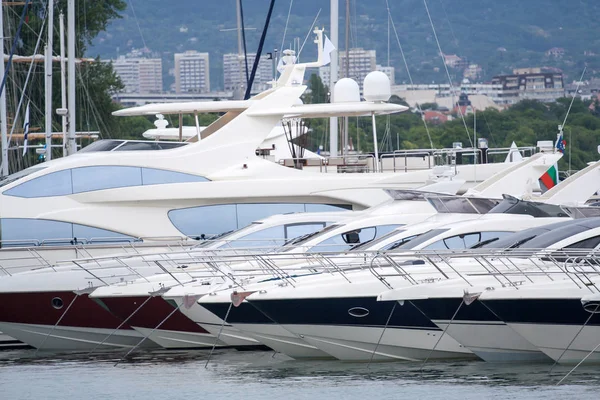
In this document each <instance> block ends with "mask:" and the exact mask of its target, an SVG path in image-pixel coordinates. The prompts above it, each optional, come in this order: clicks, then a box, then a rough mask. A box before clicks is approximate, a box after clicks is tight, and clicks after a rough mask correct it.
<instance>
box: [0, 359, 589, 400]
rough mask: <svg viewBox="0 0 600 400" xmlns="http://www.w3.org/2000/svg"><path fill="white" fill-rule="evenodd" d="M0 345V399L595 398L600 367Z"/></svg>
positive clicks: (448, 399) (362, 399)
mask: <svg viewBox="0 0 600 400" xmlns="http://www.w3.org/2000/svg"><path fill="white" fill-rule="evenodd" d="M208 354H209V352H208V351H185V352H183V351H182V352H178V351H153V352H138V353H136V354H135V355H133V356H130V357H129V358H128V359H127V360H121V357H122V356H123V353H114V352H113V353H103V354H92V355H88V354H81V355H73V354H69V355H60V354H58V355H57V354H47V353H46V354H45V353H37V354H36V352H35V350H18V351H5V352H2V353H0V398H1V399H10V400H20V399H49V400H50V399H56V400H58V399H60V400H68V399H78V400H80V399H88V398H89V399H132V400H137V399H139V400H142V399H144V400H146V399H227V398H230V399H231V398H240V399H261V400H270V399H286V400H289V399H338V400H339V399H361V400H365V399H367V398H368V399H373V400H374V399H377V400H379V399H444V400H453V399H457V400H459V399H460V400H463V399H478V400H480V399H545V400H547V399H598V398H599V396H600V394H599V393H600V369H598V368H597V367H594V366H581V367H579V368H577V369H576V370H575V371H574V372H573V373H572V374H571V375H569V376H568V377H567V378H566V379H565V380H564V382H563V383H562V384H560V385H557V383H558V382H559V381H560V380H561V378H563V377H564V376H565V375H566V374H567V373H568V372H569V371H570V370H571V369H572V366H554V367H553V366H552V365H551V364H523V365H501V364H488V363H484V362H474V361H464V362H427V363H425V364H422V363H405V362H388V363H373V364H370V365H369V364H368V363H343V362H339V361H295V360H291V359H289V358H287V357H285V356H282V355H279V354H274V353H273V352H258V351H252V352H238V351H234V350H219V351H217V352H215V353H214V354H213V355H212V358H211V359H210V361H209V362H208V365H206V364H207V360H208Z"/></svg>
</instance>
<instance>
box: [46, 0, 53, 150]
mask: <svg viewBox="0 0 600 400" xmlns="http://www.w3.org/2000/svg"><path fill="white" fill-rule="evenodd" d="M53 39H54V0H48V39H47V42H46V63H45V78H46V79H45V84H46V93H45V94H46V161H50V160H52V49H53V44H54V40H53Z"/></svg>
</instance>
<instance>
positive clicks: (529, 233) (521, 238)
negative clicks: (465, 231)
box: [478, 220, 576, 249]
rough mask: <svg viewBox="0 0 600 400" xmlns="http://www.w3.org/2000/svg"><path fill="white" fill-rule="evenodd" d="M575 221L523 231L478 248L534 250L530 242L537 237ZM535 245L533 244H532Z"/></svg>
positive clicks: (483, 244) (480, 245) (482, 244)
mask: <svg viewBox="0 0 600 400" xmlns="http://www.w3.org/2000/svg"><path fill="white" fill-rule="evenodd" d="M575 222H576V221H573V220H569V221H564V222H556V223H553V224H549V225H544V226H538V227H535V228H529V229H525V230H524V231H521V232H517V233H513V234H512V235H509V236H506V237H503V238H500V239H498V240H495V241H493V242H488V243H483V242H482V243H480V244H479V246H478V248H485V249H516V248H534V247H531V246H530V242H531V241H532V240H533V239H535V238H536V237H538V236H541V235H544V234H545V233H548V232H551V231H553V230H561V229H562V228H564V227H567V226H569V225H572V224H573V223H575ZM534 244H535V243H534Z"/></svg>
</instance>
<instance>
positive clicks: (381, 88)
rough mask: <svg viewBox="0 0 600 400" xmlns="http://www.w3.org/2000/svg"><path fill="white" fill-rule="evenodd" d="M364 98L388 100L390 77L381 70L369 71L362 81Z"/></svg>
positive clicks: (380, 100) (368, 99) (390, 90)
mask: <svg viewBox="0 0 600 400" xmlns="http://www.w3.org/2000/svg"><path fill="white" fill-rule="evenodd" d="M363 93H364V98H365V100H367V101H373V102H382V101H388V100H389V99H390V97H391V96H392V87H391V86H390V78H388V76H387V75H386V74H384V73H383V72H381V71H373V72H370V73H369V74H368V75H367V76H366V77H365V81H364V83H363Z"/></svg>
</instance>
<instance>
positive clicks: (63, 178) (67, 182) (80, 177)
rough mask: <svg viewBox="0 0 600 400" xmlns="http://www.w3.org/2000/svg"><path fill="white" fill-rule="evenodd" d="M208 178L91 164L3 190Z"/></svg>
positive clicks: (49, 190)
mask: <svg viewBox="0 0 600 400" xmlns="http://www.w3.org/2000/svg"><path fill="white" fill-rule="evenodd" d="M207 181H208V179H207V178H205V177H203V176H198V175H192V174H186V173H183V172H175V171H167V170H161V169H156V168H140V167H127V166H93V167H81V168H74V169H70V170H64V171H57V172H53V173H50V174H48V175H44V176H40V177H39V178H35V179H32V180H30V181H27V182H24V183H22V184H20V185H18V186H15V187H14V188H12V189H9V190H7V191H5V192H4V194H6V195H8V196H16V197H26V198H33V197H50V196H65V195H69V194H73V193H83V192H91V191H95V190H103V189H115V188H122V187H131V186H142V185H145V186H147V185H158V184H169V183H182V182H207Z"/></svg>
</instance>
